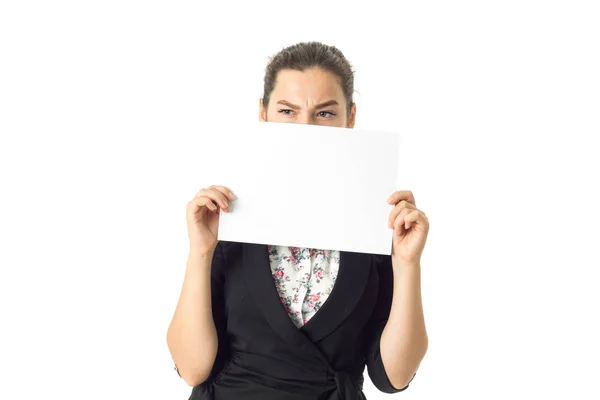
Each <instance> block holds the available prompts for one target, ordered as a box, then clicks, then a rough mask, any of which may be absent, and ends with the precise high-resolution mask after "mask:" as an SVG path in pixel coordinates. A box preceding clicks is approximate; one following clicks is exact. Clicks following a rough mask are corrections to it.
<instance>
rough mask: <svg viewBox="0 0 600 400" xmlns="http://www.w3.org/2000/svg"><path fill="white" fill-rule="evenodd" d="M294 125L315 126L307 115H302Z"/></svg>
mask: <svg viewBox="0 0 600 400" xmlns="http://www.w3.org/2000/svg"><path fill="white" fill-rule="evenodd" d="M296 123H297V124H305V125H315V122H314V121H313V119H312V118H311V116H310V114H309V113H304V114H302V116H301V117H299V118H298V119H297V120H296Z"/></svg>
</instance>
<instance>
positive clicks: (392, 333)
mask: <svg viewBox="0 0 600 400" xmlns="http://www.w3.org/2000/svg"><path fill="white" fill-rule="evenodd" d="M392 267H393V268H392V270H393V283H394V286H393V297H392V306H391V310H390V314H389V318H388V321H387V323H386V325H385V328H384V330H383V333H382V335H381V342H380V348H381V359H382V361H383V365H384V367H385V371H386V373H387V375H388V377H389V380H390V382H391V383H392V385H393V386H394V387H396V388H404V387H405V386H407V385H408V383H409V382H410V381H411V380H412V378H413V377H414V375H415V374H416V371H417V369H418V368H419V364H420V363H421V361H422V360H423V357H424V356H425V353H426V352H427V347H428V338H427V331H426V329H425V318H424V316H423V304H422V301H421V266H420V264H414V265H408V264H405V265H400V263H399V262H397V261H395V260H392Z"/></svg>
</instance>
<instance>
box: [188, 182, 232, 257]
mask: <svg viewBox="0 0 600 400" xmlns="http://www.w3.org/2000/svg"><path fill="white" fill-rule="evenodd" d="M234 199H235V196H234V195H233V193H231V190H229V188H226V187H225V186H216V185H212V186H210V187H208V188H206V189H200V191H199V192H198V193H197V194H196V196H195V197H194V198H193V199H192V200H191V201H190V202H189V203H188V204H187V209H186V219H187V229H188V237H189V239H190V251H194V252H196V253H198V254H201V255H209V254H212V253H213V252H214V251H215V248H216V247H217V242H218V240H217V237H218V233H219V214H220V212H219V210H220V209H223V211H225V212H229V203H228V202H229V201H230V200H234ZM213 202H214V203H216V204H217V205H215V204H214V203H213Z"/></svg>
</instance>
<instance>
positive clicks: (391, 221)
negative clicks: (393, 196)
mask: <svg viewBox="0 0 600 400" xmlns="http://www.w3.org/2000/svg"><path fill="white" fill-rule="evenodd" d="M405 208H411V209H415V208H417V207H416V206H415V205H414V204H411V203H409V202H408V201H406V200H402V201H401V202H400V203H398V204H396V206H395V207H394V208H393V209H392V211H391V212H390V216H389V218H388V228H391V227H392V225H393V224H394V221H395V220H396V217H397V216H398V214H400V212H401V211H402V210H403V209H405Z"/></svg>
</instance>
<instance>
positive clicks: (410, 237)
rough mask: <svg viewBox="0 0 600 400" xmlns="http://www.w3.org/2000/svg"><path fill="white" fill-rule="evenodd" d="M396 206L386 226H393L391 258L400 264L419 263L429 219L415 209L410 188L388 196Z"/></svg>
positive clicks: (389, 202) (390, 202) (389, 201)
mask: <svg viewBox="0 0 600 400" xmlns="http://www.w3.org/2000/svg"><path fill="white" fill-rule="evenodd" d="M388 204H395V205H396V206H395V207H394V208H393V209H392V211H391V212H390V217H389V221H388V227H389V228H394V233H393V238H392V260H397V262H398V263H400V264H401V265H402V264H412V265H416V264H420V262H421V254H422V253H423V248H424V247H425V241H426V240H427V233H428V232H429V220H428V219H427V217H426V216H425V213H424V212H423V211H421V210H419V209H417V205H416V201H415V197H414V196H413V194H412V192H411V191H410V190H399V191H397V192H394V193H393V194H392V195H391V196H390V197H389V198H388Z"/></svg>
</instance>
